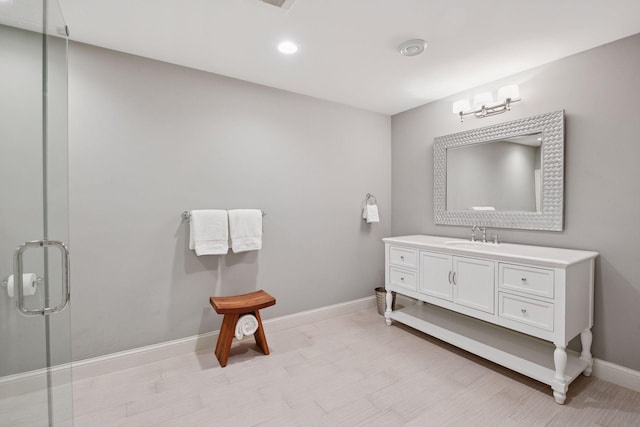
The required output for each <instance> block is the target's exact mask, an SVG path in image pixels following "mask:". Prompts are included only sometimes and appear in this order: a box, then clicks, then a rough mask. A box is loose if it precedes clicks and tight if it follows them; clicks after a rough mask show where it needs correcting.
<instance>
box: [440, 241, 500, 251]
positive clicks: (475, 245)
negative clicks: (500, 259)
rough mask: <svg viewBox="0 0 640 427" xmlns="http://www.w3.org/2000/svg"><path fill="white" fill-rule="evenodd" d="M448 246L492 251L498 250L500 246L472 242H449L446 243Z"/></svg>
mask: <svg viewBox="0 0 640 427" xmlns="http://www.w3.org/2000/svg"><path fill="white" fill-rule="evenodd" d="M444 244H445V245H447V246H456V247H459V248H469V249H492V248H497V247H498V245H497V244H495V243H491V242H478V241H476V242H472V241H470V240H449V241H447V242H444Z"/></svg>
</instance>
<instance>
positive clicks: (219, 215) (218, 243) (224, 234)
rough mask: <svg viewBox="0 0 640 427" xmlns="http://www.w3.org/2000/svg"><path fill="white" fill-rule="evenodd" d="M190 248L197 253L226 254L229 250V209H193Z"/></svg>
mask: <svg viewBox="0 0 640 427" xmlns="http://www.w3.org/2000/svg"><path fill="white" fill-rule="evenodd" d="M189 249H193V250H195V251H196V255H198V256H200V255H224V254H226V253H227V252H228V251H229V222H228V219H227V211H223V210H214V209H208V210H194V211H191V226H190V235H189Z"/></svg>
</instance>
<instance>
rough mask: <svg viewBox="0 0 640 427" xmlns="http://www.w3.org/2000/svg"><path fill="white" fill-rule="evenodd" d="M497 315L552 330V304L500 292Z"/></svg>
mask: <svg viewBox="0 0 640 427" xmlns="http://www.w3.org/2000/svg"><path fill="white" fill-rule="evenodd" d="M499 296H500V302H499V306H500V308H499V315H500V317H503V318H505V319H509V320H515V321H516V322H520V323H524V324H526V325H529V326H533V327H534V328H538V329H544V330H545V331H551V332H553V304H551V303H548V302H542V301H536V300H532V299H529V298H523V297H518V296H515V295H510V294H505V293H502V292H500V293H499Z"/></svg>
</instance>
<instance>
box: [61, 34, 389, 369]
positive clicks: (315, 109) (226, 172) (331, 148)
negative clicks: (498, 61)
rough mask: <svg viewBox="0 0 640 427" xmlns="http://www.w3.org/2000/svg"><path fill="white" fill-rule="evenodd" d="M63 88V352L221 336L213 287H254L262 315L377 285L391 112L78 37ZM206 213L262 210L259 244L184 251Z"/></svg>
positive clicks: (345, 297) (352, 295) (385, 225)
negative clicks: (374, 207) (364, 206)
mask: <svg viewBox="0 0 640 427" xmlns="http://www.w3.org/2000/svg"><path fill="white" fill-rule="evenodd" d="M69 86H70V88H69V91H70V99H69V107H70V113H69V115H70V220H71V221H70V222H71V246H72V248H73V253H74V258H73V266H72V270H73V283H74V289H73V291H74V297H73V307H72V309H73V310H72V315H73V317H72V324H73V332H74V334H73V336H74V358H75V359H83V358H87V357H91V356H97V355H102V354H107V353H111V352H116V351H120V350H125V349H130V348H134V347H139V346H143V345H147V344H152V343H158V342H162V341H167V340H172V339H177V338H181V337H187V336H192V335H196V334H199V333H203V332H207V331H211V330H215V329H218V328H219V327H220V323H221V317H220V316H218V315H216V314H215V312H214V311H213V309H212V308H211V307H210V306H209V301H208V299H209V297H210V296H212V295H229V294H238V293H244V292H250V291H253V290H256V289H265V290H266V291H268V292H270V293H271V294H272V295H273V296H275V297H276V299H277V304H276V305H275V306H274V307H270V308H268V309H265V310H263V312H262V315H263V318H265V319H268V318H272V317H276V316H282V315H286V314H291V313H296V312H300V311H303V310H308V309H313V308H317V307H322V306H326V305H330V304H336V303H340V302H344V301H349V300H353V299H356V298H361V297H367V296H373V293H374V292H373V288H374V287H376V286H381V285H382V284H383V282H384V274H383V270H384V251H383V245H382V242H381V240H380V239H381V238H382V237H384V236H387V235H389V230H390V205H391V194H390V188H391V134H390V127H391V126H390V117H388V116H384V115H380V114H375V113H370V112H366V111H363V110H358V109H355V108H350V107H346V106H343V105H339V104H335V103H331V102H325V101H321V100H318V99H313V98H309V97H305V96H300V95H295V94H292V93H288V92H284V91H280V90H276V89H271V88H267V87H263V86H258V85H254V84H250V83H246V82H242V81H238V80H234V79H230V78H225V77H221V76H216V75H212V74H207V73H204V72H199V71H195V70H190V69H186V68H181V67H178V66H174V65H169V64H165V63H160V62H157V61H152V60H147V59H143V58H139V57H135V56H131V55H126V54H122V53H116V52H113V51H108V50H104V49H99V48H95V47H90V46H87V45H82V44H72V45H71V49H70V76H69ZM367 192H370V193H373V194H375V195H376V197H377V200H378V204H379V208H380V216H381V223H379V224H374V225H366V224H364V223H363V220H362V218H361V211H360V209H361V207H360V206H361V202H362V201H363V199H364V196H365V194H366V193H367ZM206 208H217V209H233V208H259V209H263V210H264V211H266V213H267V216H266V217H265V218H264V241H263V249H262V250H261V251H259V252H247V253H244V254H237V255H235V254H233V253H231V252H230V253H229V254H228V255H226V256H204V257H196V256H195V254H194V252H193V251H190V250H189V249H188V225H187V224H186V223H182V222H181V217H180V215H181V213H182V211H183V210H187V209H206Z"/></svg>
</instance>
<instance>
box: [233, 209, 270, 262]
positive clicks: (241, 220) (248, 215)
mask: <svg viewBox="0 0 640 427" xmlns="http://www.w3.org/2000/svg"><path fill="white" fill-rule="evenodd" d="M229 230H230V232H231V249H233V252H235V253H238V252H246V251H257V250H260V249H262V211H261V210H260V209H234V210H231V211H229Z"/></svg>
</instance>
